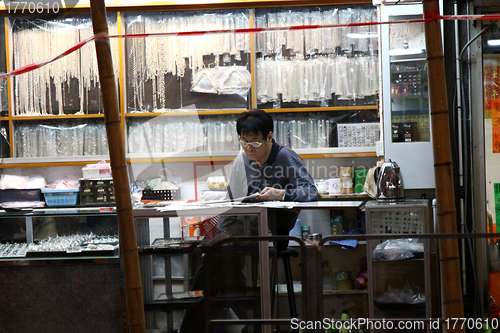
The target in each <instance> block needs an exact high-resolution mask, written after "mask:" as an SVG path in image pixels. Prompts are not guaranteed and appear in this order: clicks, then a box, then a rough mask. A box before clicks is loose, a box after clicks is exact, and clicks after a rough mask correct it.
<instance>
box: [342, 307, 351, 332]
mask: <svg viewBox="0 0 500 333" xmlns="http://www.w3.org/2000/svg"><path fill="white" fill-rule="evenodd" d="M340 319H343V320H349V319H350V318H349V312H347V310H344V311H342V315H341V316H340ZM340 332H341V333H351V332H352V329H351V324H350V323H349V322H343V323H342V328H341V329H340Z"/></svg>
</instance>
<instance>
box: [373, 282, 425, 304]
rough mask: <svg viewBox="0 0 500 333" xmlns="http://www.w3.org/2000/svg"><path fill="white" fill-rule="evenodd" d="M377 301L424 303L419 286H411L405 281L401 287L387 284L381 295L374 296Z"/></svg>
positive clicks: (423, 296) (423, 295)
mask: <svg viewBox="0 0 500 333" xmlns="http://www.w3.org/2000/svg"><path fill="white" fill-rule="evenodd" d="M375 301H376V302H379V303H386V304H387V303H398V304H414V305H416V304H423V303H425V294H424V293H423V291H422V288H420V287H413V288H412V287H411V286H410V283H409V282H406V284H405V285H404V287H403V288H402V289H399V288H395V287H391V286H389V287H388V288H387V291H386V292H385V293H384V294H383V295H382V296H381V297H377V298H375Z"/></svg>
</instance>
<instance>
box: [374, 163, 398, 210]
mask: <svg viewBox="0 0 500 333" xmlns="http://www.w3.org/2000/svg"><path fill="white" fill-rule="evenodd" d="M404 199H405V189H404V185H403V176H402V175H401V171H400V169H399V165H398V164H397V163H396V162H393V161H391V160H388V161H386V162H384V164H382V166H381V167H380V171H379V173H378V178H377V200H380V201H404Z"/></svg>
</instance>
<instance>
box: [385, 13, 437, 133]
mask: <svg viewBox="0 0 500 333" xmlns="http://www.w3.org/2000/svg"><path fill="white" fill-rule="evenodd" d="M420 18H421V15H408V16H404V15H401V16H397V17H396V16H391V20H396V19H397V20H415V19H420ZM389 34H390V39H389V56H390V62H391V65H390V71H391V123H392V142H415V141H430V128H429V91H428V83H427V60H426V53H425V30H424V23H423V22H420V23H411V24H405V25H403V24H390V25H389Z"/></svg>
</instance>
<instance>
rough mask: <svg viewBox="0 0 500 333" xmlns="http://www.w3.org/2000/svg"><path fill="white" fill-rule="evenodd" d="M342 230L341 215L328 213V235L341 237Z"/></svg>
mask: <svg viewBox="0 0 500 333" xmlns="http://www.w3.org/2000/svg"><path fill="white" fill-rule="evenodd" d="M342 229H343V218H342V214H339V213H337V212H335V211H333V210H332V211H331V213H330V235H342Z"/></svg>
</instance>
